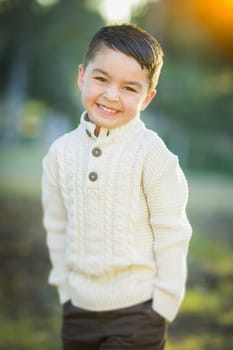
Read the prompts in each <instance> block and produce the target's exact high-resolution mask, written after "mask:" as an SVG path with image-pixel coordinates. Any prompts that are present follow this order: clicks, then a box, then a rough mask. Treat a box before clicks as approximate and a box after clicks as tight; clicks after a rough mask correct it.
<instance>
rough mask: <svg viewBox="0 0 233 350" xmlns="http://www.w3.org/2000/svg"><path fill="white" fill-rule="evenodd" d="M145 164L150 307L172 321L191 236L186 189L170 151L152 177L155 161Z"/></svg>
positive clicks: (179, 298) (181, 290)
mask: <svg viewBox="0 0 233 350" xmlns="http://www.w3.org/2000/svg"><path fill="white" fill-rule="evenodd" d="M160 161H161V159H160ZM149 163H150V164H149V165H148V167H147V171H146V183H147V186H146V197H147V201H148V207H149V212H150V224H151V227H152V230H153V233H154V252H155V259H156V265H157V275H156V277H155V281H154V292H153V309H154V310H156V311H157V312H158V313H160V314H161V315H162V316H163V317H164V318H166V319H167V320H168V321H172V320H173V319H174V318H175V316H176V314H177V312H178V310H179V307H180V305H181V302H182V299H183V297H184V292H185V283H186V277H187V271H186V270H187V263H186V258H187V252H188V244H189V240H190V237H191V226H190V224H189V221H188V219H187V217H186V204H187V198H188V188H187V183H186V180H185V177H184V175H183V172H182V170H181V169H180V167H179V164H178V159H177V157H175V156H173V155H171V154H170V156H169V157H168V159H167V160H166V162H165V165H164V167H163V170H162V171H161V173H160V175H159V177H157V178H156V179H155V180H153V179H154V178H155V176H154V174H156V173H157V170H158V169H155V167H154V164H156V162H149ZM159 163H160V162H159ZM160 164H161V163H160Z"/></svg>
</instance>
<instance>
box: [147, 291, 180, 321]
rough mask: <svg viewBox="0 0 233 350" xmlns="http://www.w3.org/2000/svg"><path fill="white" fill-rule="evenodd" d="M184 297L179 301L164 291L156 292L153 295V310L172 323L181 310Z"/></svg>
mask: <svg viewBox="0 0 233 350" xmlns="http://www.w3.org/2000/svg"><path fill="white" fill-rule="evenodd" d="M182 299H183V297H181V298H179V299H177V298H176V297H175V296H173V295H171V294H167V293H166V292H164V291H162V290H159V289H157V290H155V291H154V294H153V303H152V308H153V310H155V311H156V312H158V313H159V314H160V315H161V316H163V317H164V318H165V319H166V320H167V321H168V322H172V321H173V320H174V319H175V317H176V315H177V313H178V311H179V308H180V304H181V302H182Z"/></svg>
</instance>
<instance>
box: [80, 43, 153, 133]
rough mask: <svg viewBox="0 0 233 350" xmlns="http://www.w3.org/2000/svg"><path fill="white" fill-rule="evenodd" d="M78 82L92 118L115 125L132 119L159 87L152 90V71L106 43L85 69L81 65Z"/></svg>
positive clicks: (99, 124)
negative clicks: (150, 77)
mask: <svg viewBox="0 0 233 350" xmlns="http://www.w3.org/2000/svg"><path fill="white" fill-rule="evenodd" d="M78 86H79V88H80V90H81V92H82V102H83V105H84V108H85V109H86V110H87V112H88V117H89V119H90V120H91V121H92V122H93V123H94V124H95V125H96V131H95V133H96V135H98V133H99V130H100V128H101V127H104V128H107V129H112V128H116V127H119V126H121V125H123V124H126V123H128V122H129V121H130V120H132V119H133V118H134V117H135V116H136V115H137V114H138V113H139V112H140V111H142V110H144V109H145V108H146V107H147V106H148V104H149V103H150V102H151V100H152V98H153V97H154V95H155V91H150V92H148V87H149V82H148V71H147V69H145V68H144V69H142V68H141V67H140V65H139V64H138V62H137V61H136V60H135V59H134V58H132V57H129V56H127V55H125V54H123V53H122V52H120V51H115V50H112V49H109V48H107V47H105V46H103V47H102V48H101V49H100V50H99V51H98V52H97V54H96V56H95V58H94V59H93V60H92V61H90V62H89V63H88V65H87V67H86V69H85V71H84V68H83V66H82V65H80V66H79V76H78Z"/></svg>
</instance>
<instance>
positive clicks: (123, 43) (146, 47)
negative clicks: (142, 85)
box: [84, 24, 163, 89]
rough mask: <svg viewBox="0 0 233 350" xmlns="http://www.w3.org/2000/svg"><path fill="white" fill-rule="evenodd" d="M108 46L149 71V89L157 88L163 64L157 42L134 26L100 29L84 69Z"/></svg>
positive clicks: (85, 61)
mask: <svg viewBox="0 0 233 350" xmlns="http://www.w3.org/2000/svg"><path fill="white" fill-rule="evenodd" d="M103 46H106V47H108V48H111V49H113V50H118V51H120V52H122V53H124V54H125V55H127V56H131V57H133V58H134V59H135V60H136V61H137V62H138V63H139V65H140V66H141V68H142V69H143V68H144V67H145V68H146V69H147V70H148V72H149V76H148V80H149V89H151V88H152V87H154V86H156V84H157V81H158V78H159V74H160V70H161V67H162V64H163V51H162V49H161V47H160V45H159V43H158V42H157V40H156V39H155V38H154V37H153V36H152V35H150V34H149V33H147V32H146V31H145V30H143V29H142V28H139V27H138V26H136V25H133V24H114V25H108V26H104V27H102V28H100V29H99V30H98V31H97V32H96V33H95V35H94V36H93V38H92V39H91V41H90V43H89V46H88V48H87V51H86V54H85V57H84V69H85V68H86V67H87V65H88V63H89V62H90V61H91V60H93V59H94V58H95V55H96V54H97V53H98V51H99V50H100V48H101V47H103Z"/></svg>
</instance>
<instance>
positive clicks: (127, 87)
mask: <svg viewBox="0 0 233 350" xmlns="http://www.w3.org/2000/svg"><path fill="white" fill-rule="evenodd" d="M125 90H127V91H130V92H137V91H136V90H135V89H134V88H132V87H131V86H125Z"/></svg>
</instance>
